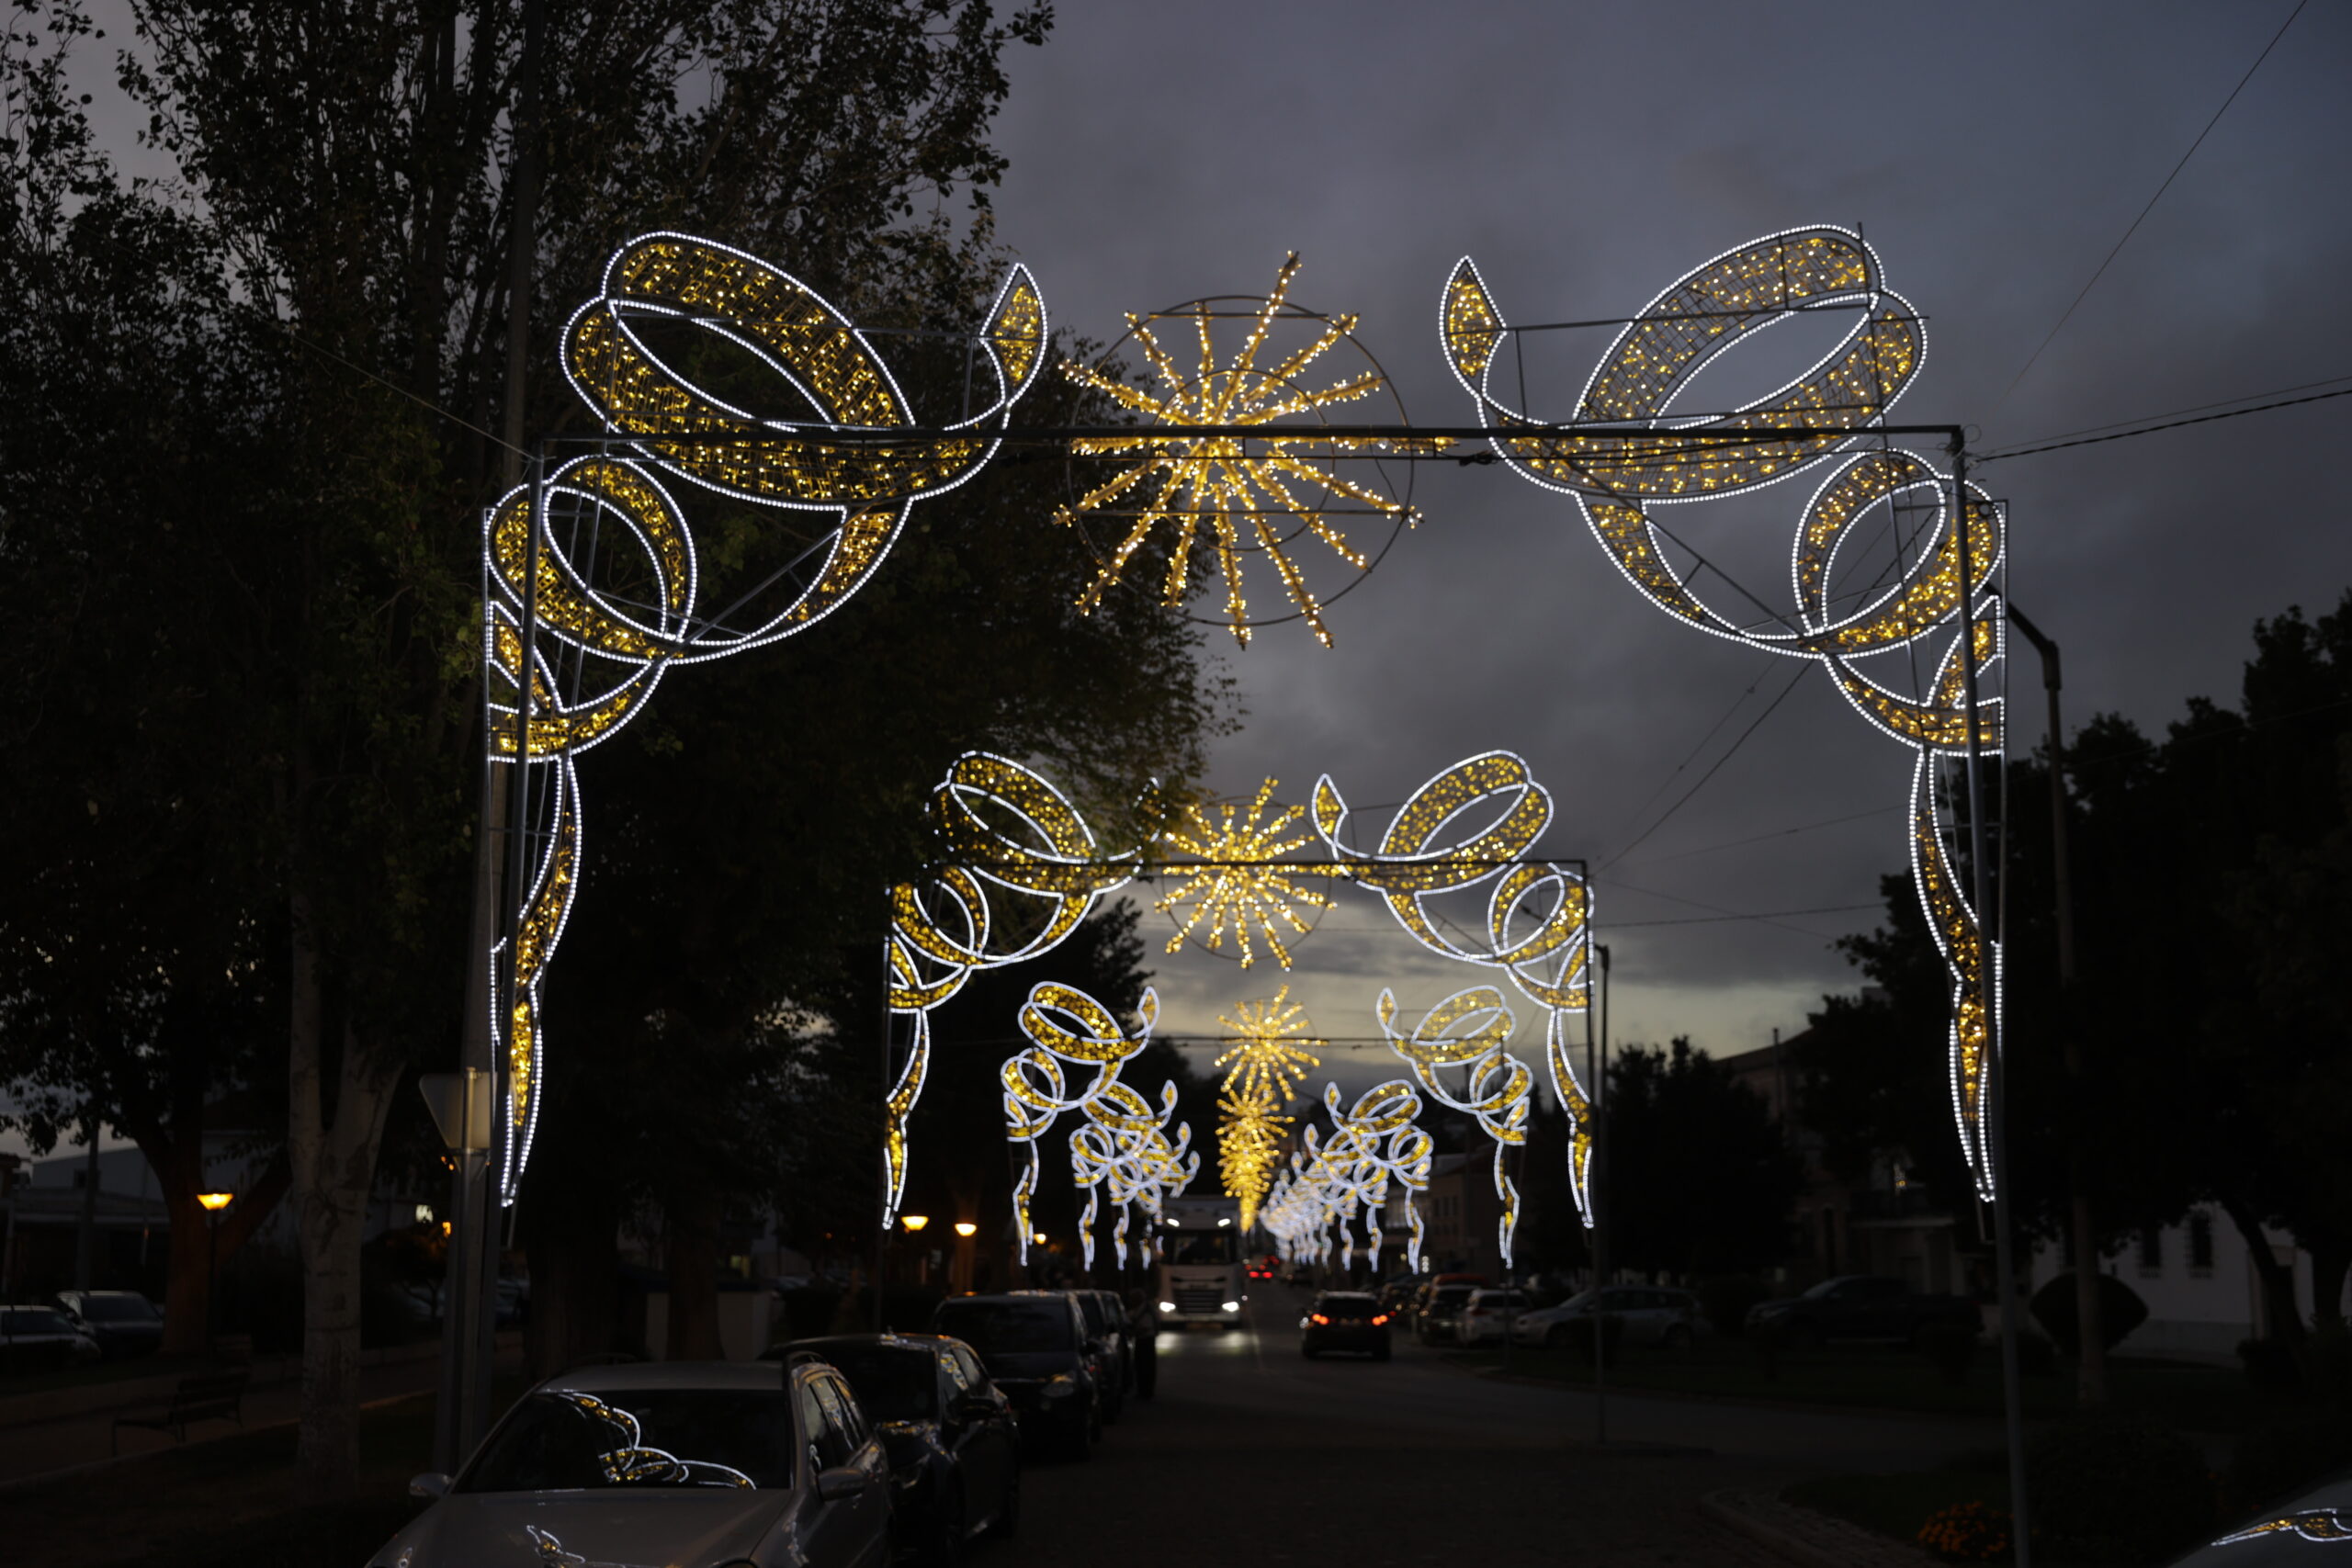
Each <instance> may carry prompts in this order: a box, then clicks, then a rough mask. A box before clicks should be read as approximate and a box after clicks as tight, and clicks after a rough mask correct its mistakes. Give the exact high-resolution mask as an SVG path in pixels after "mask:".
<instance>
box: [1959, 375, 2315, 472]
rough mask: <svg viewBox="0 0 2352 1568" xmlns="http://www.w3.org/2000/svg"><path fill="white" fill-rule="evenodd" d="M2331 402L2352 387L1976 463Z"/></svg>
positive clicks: (2025, 450)
mask: <svg viewBox="0 0 2352 1568" xmlns="http://www.w3.org/2000/svg"><path fill="white" fill-rule="evenodd" d="M2330 398H2352V387H2346V388H2343V389H2340V390H2338V391H2334V392H2313V393H2312V395H2311V396H2310V397H2308V398H2287V399H2285V400H2281V401H2278V402H2275V403H2256V405H2255V406H2254V407H2252V408H2250V409H2232V410H2231V411H2230V412H2227V413H2209V414H2199V416H2198V417H2197V418H2195V419H2175V420H2167V421H2165V423H2162V424H2149V425H2143V426H2142V427H2141V428H2139V429H2137V430H2119V431H2117V432H2116V433H2115V434H2112V435H2086V436H2083V437H2081V438H2079V439H2077V440H2074V441H2053V442H2051V443H2050V444H2049V445H2048V446H2023V447H2019V448H2018V449H2016V450H2014V451H2009V452H1997V453H1995V454H1993V455H1992V456H1990V457H1979V458H1977V459H1976V460H1977V462H1978V463H1979V464H1984V463H2000V462H2006V461H2007V460H2008V459H2009V458H2011V457H2032V456H2033V455H2034V454H2036V453H2038V452H2063V451H2064V450H2065V449H2066V448H2067V447H2069V446H2098V445H2099V444H2100V443H2101V442H2103V441H2129V440H2130V439H2131V437H2133V436H2135V435H2154V434H2155V433H2156V432H2158V431H2160V430H2178V429H2180V428H2181V427H2182V426H2183V425H2189V424H2211V423H2213V422H2214V421H2215V420H2219V419H2237V418H2239V417H2241V416H2242V415H2245V414H2250V413H2268V412H2270V411H2271V410H2272V409H2291V408H2295V407H2298V406H2300V405H2301V404H2303V403H2324V402H2325V401H2327V400H2328V399H2330Z"/></svg>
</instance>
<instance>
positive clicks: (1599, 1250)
mask: <svg viewBox="0 0 2352 1568" xmlns="http://www.w3.org/2000/svg"><path fill="white" fill-rule="evenodd" d="M1592 951H1593V952H1594V953H1597V954H1599V955H1600V1064H1599V1066H1598V1068H1597V1069H1596V1067H1595V1065H1594V1062H1593V1059H1592V1032H1591V1031H1590V1030H1589V1029H1588V1030H1587V1031H1586V1033H1585V1054H1584V1070H1585V1071H1586V1072H1588V1073H1591V1074H1592V1089H1591V1093H1590V1095H1589V1099H1590V1100H1591V1101H1592V1169H1591V1171H1590V1173H1589V1176H1588V1177H1587V1178H1586V1179H1587V1180H1588V1181H1589V1184H1590V1187H1591V1192H1592V1440H1593V1443H1594V1444H1595V1445H1596V1446H1597V1447H1602V1448H1605V1447H1607V1446H1608V1443H1609V1314H1607V1313H1605V1312H1603V1311H1602V1310H1601V1308H1602V1307H1603V1305H1604V1304H1605V1303H1607V1301H1608V1299H1609V1298H1608V1296H1607V1294H1606V1293H1605V1292H1607V1290H1608V1288H1609V1226H1608V1224H1607V1221H1606V1219H1605V1217H1604V1213H1603V1211H1604V1210H1605V1209H1606V1208H1607V1206H1608V1199H1609V1112H1608V1108H1607V1103H1606V1102H1607V1100H1608V1098H1609V946H1608V944H1607V943H1606V942H1597V943H1595V944H1594V946H1593V950H1592ZM1585 1016H1586V1017H1587V1018H1588V1019H1589V1018H1590V1017H1591V1016H1592V1015H1591V1013H1590V1012H1589V1011H1588V1012H1587V1013H1586V1015H1585Z"/></svg>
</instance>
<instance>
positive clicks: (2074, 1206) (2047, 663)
mask: <svg viewBox="0 0 2352 1568" xmlns="http://www.w3.org/2000/svg"><path fill="white" fill-rule="evenodd" d="M2007 610H2008V615H2009V624H2010V625H2012V626H2016V627H2017V628H2018V630H2019V631H2021V632H2023V633H2024V634H2025V637H2026V640H2027V641H2028V642H2030V643H2031V644H2033V649H2034V651H2035V652H2036V653H2039V654H2040V655H2041V689H2042V691H2043V693H2044V694H2046V695H2047V696H2048V697H2049V700H2050V741H2049V745H2050V862H2051V874H2052V884H2053V886H2054V887H2055V889H2056V894H2055V897H2056V901H2057V906H2058V908H2057V914H2058V997H2059V1008H2060V1012H2059V1021H2060V1023H2061V1025H2062V1029H2061V1032H2060V1035H2059V1039H2060V1043H2061V1049H2062V1050H2063V1051H2064V1060H2065V1066H2066V1085H2067V1089H2068V1090H2069V1091H2070V1093H2069V1099H2070V1100H2071V1101H2072V1103H2073V1105H2074V1107H2075V1114H2076V1115H2080V1114H2082V1112H2083V1106H2084V1100H2085V1097H2086V1093H2087V1091H2088V1087H2089V1086H2088V1083H2087V1080H2086V1078H2085V1077H2084V1075H2083V1047H2082V1043H2081V1042H2080V1041H2078V1040H2076V1039H2075V1014H2074V1000H2075V898H2074V873H2073V870H2072V866H2071V863H2070V856H2069V855H2068V852H2067V848H2066V817H2067V811H2066V750H2065V748H2066V731H2065V728H2064V725H2062V724H2061V723H2060V722H2059V714H2058V694H2059V692H2060V691H2061V690H2062V689H2063V687H2064V676H2063V674H2062V672H2061V669H2060V665H2059V662H2058V645H2057V643H2055V642H2053V641H2052V640H2051V638H2050V637H2047V636H2046V635H2044V634H2043V632H2042V630H2041V627H2040V626H2035V625H2034V624H2033V623H2032V622H2031V621H2030V620H2028V619H2027V618H2026V615H2025V612H2024V611H2022V610H2020V609H2018V607H2017V605H2015V604H2009V605H2008V606H2007ZM2066 1184H2067V1187H2068V1188H2069V1194H2068V1199H2069V1203H2070V1207H2071V1211H2072V1212H2071V1213H2069V1214H2068V1216H2067V1224H2068V1227H2069V1228H2070V1229H2071V1230H2072V1231H2073V1232H2074V1237H2075V1341H2076V1345H2077V1347H2078V1348H2077V1352H2076V1356H2075V1403H2076V1404H2080V1405H2082V1406H2084V1407H2085V1408H2086V1409H2095V1408H2097V1407H2098V1406H2099V1405H2102V1404H2106V1403H2107V1333H2106V1327H2107V1325H2106V1323H2105V1321H2104V1318H2105V1314H2104V1312H2103V1310H2102V1308H2101V1306H2100V1303H2099V1293H2098V1232H2097V1231H2096V1230H2094V1229H2092V1227H2091V1195H2090V1184H2089V1182H2088V1181H2087V1180H2086V1179H2085V1177H2084V1173H2083V1140H2082V1135H2081V1134H2080V1132H2079V1131H2076V1132H2075V1133H2073V1134H2071V1135H2070V1136H2069V1137H2068V1138H2067V1140H2066Z"/></svg>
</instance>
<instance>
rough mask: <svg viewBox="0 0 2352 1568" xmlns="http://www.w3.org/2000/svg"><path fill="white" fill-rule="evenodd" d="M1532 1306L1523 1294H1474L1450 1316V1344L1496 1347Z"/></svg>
mask: <svg viewBox="0 0 2352 1568" xmlns="http://www.w3.org/2000/svg"><path fill="white" fill-rule="evenodd" d="M1533 1304H1534V1303H1532V1302H1530V1301H1529V1300H1528V1299H1527V1294H1526V1292H1523V1291H1477V1290H1474V1291H1472V1292H1470V1294H1469V1296H1468V1298H1467V1299H1466V1300H1464V1302H1463V1303H1462V1310H1461V1311H1460V1312H1459V1313H1457V1314H1455V1315H1454V1319H1453V1342H1454V1343H1455V1344H1457V1345H1485V1344H1489V1343H1491V1344H1496V1345H1499V1344H1501V1343H1502V1342H1503V1335H1504V1333H1505V1332H1506V1331H1507V1330H1508V1329H1509V1328H1510V1325H1512V1324H1513V1323H1515V1322H1516V1321H1518V1319H1519V1318H1520V1316H1521V1314H1524V1313H1525V1312H1526V1311H1527V1310H1528V1308H1529V1307H1531V1306H1532V1305H1533Z"/></svg>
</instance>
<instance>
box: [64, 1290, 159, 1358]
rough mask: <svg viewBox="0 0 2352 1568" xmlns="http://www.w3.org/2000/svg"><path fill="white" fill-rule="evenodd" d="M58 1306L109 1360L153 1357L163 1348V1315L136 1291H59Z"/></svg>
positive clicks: (70, 1321) (153, 1304)
mask: <svg viewBox="0 0 2352 1568" xmlns="http://www.w3.org/2000/svg"><path fill="white" fill-rule="evenodd" d="M57 1306H58V1310H59V1311H60V1312H62V1313H63V1314H65V1321H66V1322H68V1323H70V1324H72V1325H74V1327H75V1328H77V1329H79V1330H80V1331H81V1332H83V1333H84V1334H86V1335H88V1336H89V1337H91V1338H93V1339H95V1340H96V1341H97V1342H98V1350H99V1353H100V1354H102V1355H104V1356H105V1357H106V1359H107V1360H109V1361H124V1360H129V1359H130V1358H131V1357H133V1356H152V1355H153V1354H154V1353H155V1352H156V1350H157V1349H159V1348H161V1347H162V1346H163V1343H164V1314H162V1313H160V1312H157V1311H156V1310H155V1303H153V1302H151V1301H149V1300H148V1299H147V1298H146V1297H145V1296H142V1295H141V1294H140V1293H139V1292H136V1291H60V1292H57Z"/></svg>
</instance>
